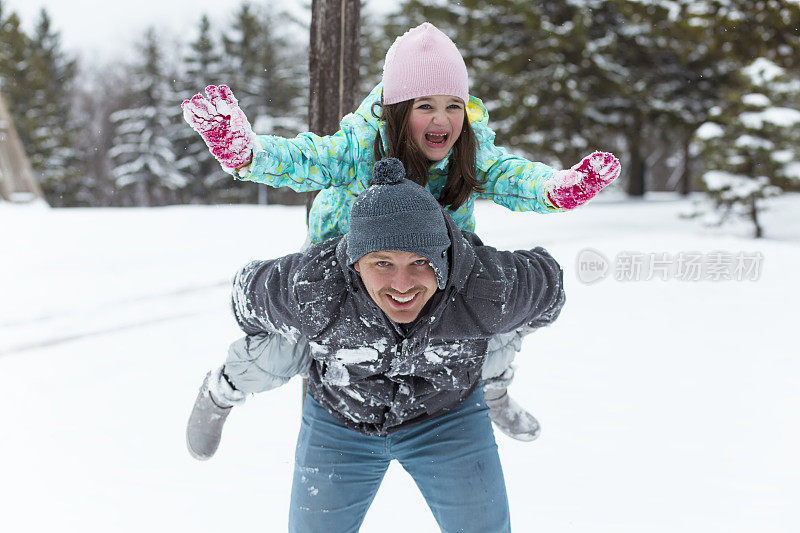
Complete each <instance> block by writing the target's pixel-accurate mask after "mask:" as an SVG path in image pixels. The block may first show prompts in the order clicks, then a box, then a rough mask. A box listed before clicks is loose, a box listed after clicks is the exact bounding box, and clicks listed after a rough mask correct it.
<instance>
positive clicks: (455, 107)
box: [447, 104, 461, 109]
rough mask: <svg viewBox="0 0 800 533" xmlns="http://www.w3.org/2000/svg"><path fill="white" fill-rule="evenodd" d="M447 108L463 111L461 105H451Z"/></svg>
mask: <svg viewBox="0 0 800 533" xmlns="http://www.w3.org/2000/svg"><path fill="white" fill-rule="evenodd" d="M447 107H449V108H450V109H461V106H460V105H459V104H450V105H449V106H447Z"/></svg>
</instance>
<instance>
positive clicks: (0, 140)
mask: <svg viewBox="0 0 800 533" xmlns="http://www.w3.org/2000/svg"><path fill="white" fill-rule="evenodd" d="M0 198H2V199H3V200H5V201H7V202H31V201H33V200H39V199H41V200H44V195H43V194H42V189H41V187H39V182H38V181H36V177H35V176H34V174H33V167H31V162H30V161H29V160H28V156H27V155H25V149H24V148H23V146H22V142H21V141H20V140H19V135H18V134H17V129H16V128H15V127H14V121H13V120H12V119H11V115H10V114H9V112H8V108H7V107H6V103H5V101H4V100H3V95H2V94H0Z"/></svg>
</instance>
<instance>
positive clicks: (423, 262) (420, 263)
mask: <svg viewBox="0 0 800 533" xmlns="http://www.w3.org/2000/svg"><path fill="white" fill-rule="evenodd" d="M414 264H415V265H417V266H425V265H427V264H428V260H427V259H417V260H416V261H414Z"/></svg>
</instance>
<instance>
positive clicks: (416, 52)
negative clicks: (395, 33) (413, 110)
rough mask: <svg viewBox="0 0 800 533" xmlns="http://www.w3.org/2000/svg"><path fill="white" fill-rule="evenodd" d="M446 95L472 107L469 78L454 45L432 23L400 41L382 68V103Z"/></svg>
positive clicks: (392, 48) (423, 24)
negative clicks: (470, 103)
mask: <svg viewBox="0 0 800 533" xmlns="http://www.w3.org/2000/svg"><path fill="white" fill-rule="evenodd" d="M436 94H444V95H448V96H456V97H458V98H461V99H462V100H463V101H464V105H466V104H467V103H469V78H468V76H467V66H466V65H465V64H464V58H462V57H461V53H460V52H459V51H458V48H456V45H455V43H453V41H451V40H450V38H449V37H448V36H447V35H445V34H444V33H442V31H441V30H439V28H437V27H436V26H434V25H433V24H431V23H430V22H423V23H422V24H420V25H419V26H417V27H416V28H412V29H410V30H408V31H407V32H405V33H404V34H403V35H401V36H400V37H398V38H397V39H396V40H395V41H394V44H393V45H392V46H391V47H390V48H389V51H388V52H386V60H385V61H384V64H383V103H384V104H396V103H398V102H402V101H404V100H411V99H412V98H419V97H421V96H432V95H436Z"/></svg>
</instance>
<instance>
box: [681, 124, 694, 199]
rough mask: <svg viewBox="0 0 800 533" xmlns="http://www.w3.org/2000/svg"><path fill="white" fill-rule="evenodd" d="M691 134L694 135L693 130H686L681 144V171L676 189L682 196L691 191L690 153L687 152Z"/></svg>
mask: <svg viewBox="0 0 800 533" xmlns="http://www.w3.org/2000/svg"><path fill="white" fill-rule="evenodd" d="M692 135H694V132H693V131H687V132H686V133H685V135H684V137H683V145H682V146H681V149H682V151H683V172H682V173H681V179H680V185H678V189H679V190H680V193H681V195H683V196H688V195H689V193H691V192H692V176H691V165H690V161H691V155H690V154H689V147H690V145H691V143H692Z"/></svg>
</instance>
